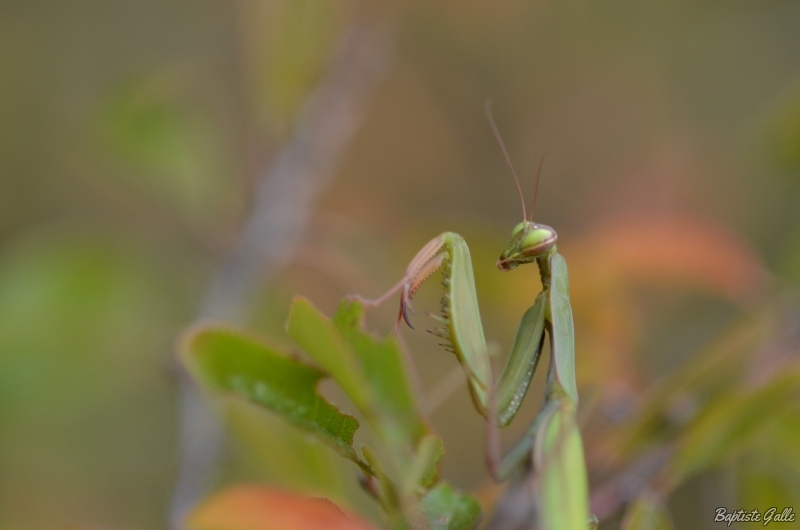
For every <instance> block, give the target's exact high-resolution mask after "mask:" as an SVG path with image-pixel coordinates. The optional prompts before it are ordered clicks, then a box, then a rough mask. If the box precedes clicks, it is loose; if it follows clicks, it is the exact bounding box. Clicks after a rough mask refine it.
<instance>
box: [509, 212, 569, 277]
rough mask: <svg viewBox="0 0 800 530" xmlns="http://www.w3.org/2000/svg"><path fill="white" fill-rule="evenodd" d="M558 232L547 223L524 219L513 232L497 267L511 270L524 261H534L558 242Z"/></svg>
mask: <svg viewBox="0 0 800 530" xmlns="http://www.w3.org/2000/svg"><path fill="white" fill-rule="evenodd" d="M557 239H558V234H556V231H555V230H553V229H552V228H550V227H549V226H547V225H541V224H538V223H534V222H533V221H527V220H526V221H522V222H521V223H519V224H518V225H517V226H515V227H514V230H513V231H512V232H511V240H510V241H509V242H508V245H506V249H505V250H504V251H503V253H502V254H500V259H499V260H497V268H498V269H500V270H501V271H510V270H511V269H514V268H516V267H517V266H519V265H522V264H524V263H533V262H535V261H536V258H538V257H539V256H543V255H545V254H547V253H548V252H549V251H550V250H551V249H552V248H553V247H554V246H555V244H556V240H557Z"/></svg>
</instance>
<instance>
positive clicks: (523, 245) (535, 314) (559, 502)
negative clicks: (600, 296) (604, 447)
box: [356, 102, 596, 530]
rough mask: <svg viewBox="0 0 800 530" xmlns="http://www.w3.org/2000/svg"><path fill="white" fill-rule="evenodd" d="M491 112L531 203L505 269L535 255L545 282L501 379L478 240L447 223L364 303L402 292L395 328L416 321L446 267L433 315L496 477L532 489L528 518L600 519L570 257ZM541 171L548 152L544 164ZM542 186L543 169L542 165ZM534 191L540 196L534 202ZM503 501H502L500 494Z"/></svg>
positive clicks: (576, 523)
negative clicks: (546, 354)
mask: <svg viewBox="0 0 800 530" xmlns="http://www.w3.org/2000/svg"><path fill="white" fill-rule="evenodd" d="M486 114H487V117H488V119H489V123H490V125H491V127H492V130H493V132H494V134H495V137H496V138H497V140H498V143H499V144H500V148H501V150H502V152H503V155H504V157H505V159H506V161H507V163H508V165H509V167H510V169H511V174H512V176H513V177H514V181H515V183H516V187H517V191H518V193H519V196H520V202H521V203H522V217H523V220H522V221H521V222H520V223H518V224H517V225H516V226H515V227H514V229H513V230H512V231H511V239H510V240H509V242H508V244H507V245H506V248H505V250H503V252H502V253H501V255H500V259H499V260H498V261H497V267H498V269H500V270H501V271H510V270H512V269H515V268H517V267H518V266H520V265H526V264H529V263H535V264H536V265H537V266H538V268H539V274H540V275H541V280H542V291H541V292H540V293H539V294H538V296H536V299H535V301H534V303H533V305H532V306H531V307H530V308H529V309H528V310H527V311H526V312H525V314H524V315H523V316H522V319H521V321H520V324H519V327H518V329H517V333H516V337H515V340H514V344H513V346H512V348H511V352H510V354H509V356H508V359H507V361H506V364H505V367H504V368H503V370H502V372H501V373H500V377H499V379H498V381H497V383H495V382H494V379H493V376H492V368H491V363H490V359H489V354H488V350H487V346H486V339H485V338H484V333H483V326H482V324H481V317H480V311H479V309H478V300H477V295H476V290H475V281H474V278H473V272H472V262H471V259H470V254H469V248H468V247H467V244H466V242H465V241H464V239H463V238H462V237H461V236H460V235H458V234H456V233H454V232H444V233H442V234H440V235H439V236H437V237H435V238H433V239H432V240H431V241H429V242H428V243H427V244H426V245H425V246H424V247H422V249H421V250H420V251H419V252H418V253H417V255H416V256H415V257H414V258H413V259H412V260H411V262H410V264H409V265H408V267H407V269H406V271H405V274H404V275H403V277H402V278H401V279H400V281H399V282H398V283H397V284H396V285H395V286H393V287H392V288H391V289H390V290H389V291H388V292H386V293H385V294H384V295H382V296H381V297H379V298H376V299H373V300H368V299H364V298H362V297H356V298H358V299H359V300H360V301H361V302H362V303H363V304H364V305H365V307H370V306H376V305H378V304H381V303H383V302H384V301H386V300H387V299H388V298H389V297H391V296H392V295H394V294H395V293H397V292H398V291H399V292H400V293H401V294H400V310H399V312H398V317H397V323H396V326H395V331H396V330H397V328H398V327H399V325H400V323H401V321H403V320H404V321H405V322H406V323H407V324H408V325H409V327H412V328H413V326H411V321H410V319H409V315H408V313H409V310H411V311H412V312H413V309H412V306H411V300H412V298H413V297H414V294H415V293H416V292H417V290H418V289H419V288H420V287H421V286H422V284H423V283H425V281H426V280H428V279H429V278H430V277H431V276H432V275H433V274H434V273H435V272H436V271H437V270H439V269H442V270H443V274H444V281H443V282H442V285H443V286H444V296H443V298H442V303H441V314H440V315H431V316H432V317H433V318H435V319H436V320H438V321H439V322H440V323H441V324H442V327H440V328H438V329H434V330H430V332H431V333H433V334H434V335H437V336H439V337H441V338H442V339H444V341H445V344H444V346H445V347H446V348H447V349H448V350H449V351H451V352H452V353H454V354H455V356H456V358H457V359H458V362H459V363H460V364H461V366H462V368H463V370H464V372H465V374H466V378H467V384H468V386H469V391H470V395H471V397H472V401H473V404H474V405H475V408H476V409H477V411H478V412H479V413H480V414H482V415H483V416H484V417H485V418H486V419H487V449H486V454H487V463H488V467H489V471H490V474H491V475H492V477H493V478H494V479H495V480H498V481H503V480H506V479H509V478H512V479H513V482H512V485H514V487H515V488H516V490H517V491H520V490H524V491H530V495H529V496H528V497H523V498H525V499H526V500H525V501H524V502H528V504H529V505H528V506H527V507H526V510H523V511H524V512H525V513H527V514H536V515H535V519H536V522H532V521H528V523H529V524H530V525H537V526H529V524H526V523H523V524H525V526H526V527H535V528H541V529H546V530H561V529H564V530H575V529H585V528H593V527H596V519H594V517H593V516H590V514H589V500H588V480H587V475H586V467H585V463H584V455H583V445H582V441H581V436H580V430H579V429H578V425H577V421H576V411H577V406H578V390H577V385H576V381H575V341H574V331H573V320H572V308H571V305H570V298H569V277H568V272H567V263H566V261H565V260H564V258H563V257H562V256H561V255H560V254H559V253H558V251H557V249H556V240H557V239H558V236H557V234H556V231H555V230H554V229H553V228H551V227H550V226H547V225H544V224H540V223H535V222H533V205H532V207H531V216H530V218H528V215H527V212H526V208H525V200H524V198H523V196H522V191H521V187H520V184H519V179H518V178H517V175H516V172H515V171H514V167H513V165H512V164H511V160H510V157H509V156H508V152H507V150H506V147H505V145H504V143H503V141H502V138H501V137H500V133H499V131H498V129H497V125H496V124H495V121H494V119H493V117H492V115H491V109H490V103H489V102H487V105H486ZM539 170H540V171H541V162H540V164H539ZM537 189H538V174H537ZM535 201H536V196H535V194H534V199H533V202H534V204H535ZM545 334H546V335H547V336H548V338H549V343H550V365H549V368H548V373H547V383H546V390H545V398H544V404H543V406H542V408H541V410H540V412H539V413H538V415H537V417H536V419H535V420H534V421H533V423H532V424H531V426H530V427H529V428H528V429H527V431H526V433H525V435H524V436H523V437H522V438H521V439H520V440H519V441H518V442H517V443H516V445H514V446H513V448H512V449H511V450H510V451H509V452H508V454H506V455H505V456H502V455H501V450H500V438H499V429H498V426H499V427H505V426H507V425H508V424H509V423H511V421H512V420H513V419H514V416H515V415H516V413H517V412H518V410H519V408H520V405H521V404H522V401H523V399H524V397H525V394H526V393H527V391H528V387H529V386H530V382H531V379H532V378H533V375H534V372H535V370H536V367H537V365H538V363H539V359H540V356H541V353H542V349H543V346H544V339H545ZM501 504H502V501H501Z"/></svg>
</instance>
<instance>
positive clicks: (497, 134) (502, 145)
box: [484, 99, 541, 219]
mask: <svg viewBox="0 0 800 530" xmlns="http://www.w3.org/2000/svg"><path fill="white" fill-rule="evenodd" d="M484 109H485V110H486V117H487V118H488V119H489V125H491V127H492V131H493V132H494V137H495V138H497V143H498V144H500V149H501V150H502V151H503V156H504V157H505V158H506V163H508V167H509V169H511V175H512V176H513V177H514V183H515V184H516V185H517V193H518V194H519V202H520V204H522V218H523V219H527V218H528V214H527V211H526V209H525V199H524V198H523V197H522V186H520V185H519V179H518V178H517V172H516V171H514V165H513V164H512V163H511V157H509V156H508V151H507V150H506V144H505V143H503V137H502V136H500V131H499V130H498V129H497V124H496V123H495V122H494V117H493V116H492V100H491V99H487V100H486V105H484ZM539 167H540V169H541V163H540V164H539ZM535 200H536V199H535V198H534V201H535Z"/></svg>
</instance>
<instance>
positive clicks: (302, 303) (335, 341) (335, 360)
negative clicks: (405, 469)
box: [287, 297, 429, 452]
mask: <svg viewBox="0 0 800 530" xmlns="http://www.w3.org/2000/svg"><path fill="white" fill-rule="evenodd" d="M363 314H364V308H363V307H362V306H361V304H360V303H358V302H354V301H347V300H345V301H343V302H342V303H341V305H340V306H339V309H338V311H337V312H336V315H335V316H334V318H333V320H331V319H329V318H327V317H326V316H325V315H323V314H322V313H321V312H320V311H319V310H318V309H317V308H316V307H314V305H313V304H312V303H311V302H310V301H308V300H307V299H305V298H302V297H298V298H296V299H295V301H294V303H293V304H292V308H291V310H290V312H289V320H288V325H287V331H288V333H289V335H290V336H291V337H292V338H293V339H294V340H295V341H296V342H297V343H298V344H299V345H300V346H301V347H302V348H303V349H304V350H305V351H307V352H308V354H309V355H311V357H313V358H314V360H315V361H317V363H319V364H320V366H322V368H323V369H324V370H326V371H327V372H328V373H330V374H331V376H332V377H333V378H334V379H336V381H337V382H338V383H339V385H341V387H342V389H343V390H344V391H345V392H346V393H347V395H348V396H349V397H350V399H351V400H352V401H353V403H354V404H355V405H356V407H358V409H359V410H360V411H361V412H362V413H363V414H364V416H365V417H366V418H367V420H368V421H369V422H370V424H371V425H372V426H373V427H374V428H375V429H376V431H377V432H378V433H379V434H380V435H381V437H382V438H383V440H384V442H386V443H387V444H388V445H389V446H390V447H392V448H394V449H396V450H399V451H406V452H407V449H408V448H412V449H413V448H415V447H416V446H417V444H418V443H419V441H420V440H421V439H422V437H423V436H424V435H425V434H426V433H427V432H429V429H428V427H427V425H426V424H425V422H424V421H423V420H422V416H421V414H420V412H419V409H418V407H417V403H416V401H415V400H414V393H413V391H412V388H411V384H410V381H409V379H408V376H407V374H406V369H405V365H404V363H403V354H402V351H401V350H400V346H399V344H398V343H397V340H396V339H395V338H394V337H388V338H385V339H376V338H375V337H373V336H372V335H370V334H368V333H366V332H365V331H364V330H363V329H362V321H363Z"/></svg>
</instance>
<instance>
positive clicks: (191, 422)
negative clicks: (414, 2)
mask: <svg viewBox="0 0 800 530" xmlns="http://www.w3.org/2000/svg"><path fill="white" fill-rule="evenodd" d="M389 55H390V53H389V42H388V32H387V28H386V27H384V26H383V25H382V24H376V23H373V24H364V23H363V22H360V23H357V24H355V25H354V26H353V27H352V28H351V29H350V30H349V31H348V32H347V34H346V35H345V37H344V39H343V42H342V46H341V48H340V53H339V54H338V56H337V58H336V60H335V62H334V64H333V67H332V68H331V70H330V72H329V74H328V76H327V77H326V78H325V79H324V80H323V82H322V83H321V84H320V86H319V87H318V88H317V89H316V91H315V92H314V93H313V94H312V96H311V97H310V99H309V100H308V101H307V103H306V105H305V106H304V108H303V110H302V112H301V113H300V116H299V118H298V120H297V123H296V126H295V130H294V135H293V137H292V138H291V140H290V141H289V143H288V144H287V145H286V146H285V147H284V148H283V149H282V150H281V151H280V152H279V153H278V155H277V157H276V158H275V159H274V162H273V163H272V164H271V165H270V166H269V167H267V168H266V169H265V171H264V172H263V174H262V175H261V178H260V179H259V180H258V183H257V187H256V191H255V198H254V202H253V209H252V213H251V215H250V218H249V220H248V221H247V223H246V225H245V226H244V229H243V231H242V234H241V237H240V239H239V241H238V244H237V245H236V246H235V248H234V249H233V251H232V253H231V254H230V256H228V258H227V259H226V260H224V261H223V262H222V263H221V265H220V267H219V269H218V271H217V273H216V275H215V276H214V278H213V279H212V281H211V284H210V286H209V288H208V291H207V293H206V295H205V297H204V298H203V301H202V304H201V306H200V310H199V312H198V319H199V320H200V319H209V318H213V319H223V320H227V321H233V322H246V320H247V316H248V314H249V313H250V309H251V307H252V304H253V302H254V298H255V295H256V294H257V293H258V292H259V288H260V287H261V286H263V285H264V284H265V282H268V281H269V280H270V279H271V278H272V277H274V275H275V274H276V273H277V272H278V270H280V268H281V267H283V266H285V265H286V264H287V263H288V262H289V261H290V260H291V259H292V256H293V254H294V253H295V251H296V250H297V248H298V245H299V243H300V241H301V239H302V235H303V233H304V231H305V229H306V227H307V226H308V223H309V218H310V216H311V211H312V207H313V204H314V202H315V200H316V199H317V198H318V197H319V196H320V194H321V193H322V192H323V190H325V189H326V187H327V185H328V184H329V183H330V181H331V180H332V179H333V177H334V176H335V174H336V169H337V167H338V162H339V160H340V158H341V156H342V154H343V153H344V151H345V149H346V148H347V146H348V145H349V143H350V141H351V139H352V138H353V135H354V134H355V132H356V131H357V130H358V128H359V126H360V125H361V123H362V122H363V121H364V117H365V116H366V113H367V111H368V109H369V107H370V104H371V102H372V100H373V99H374V98H373V96H374V94H375V92H376V89H377V86H378V85H379V83H380V81H381V80H382V79H383V77H384V74H385V72H386V70H387V66H388V62H389ZM180 413H181V416H180V439H179V443H180V458H181V465H180V471H179V477H178V481H177V484H176V487H175V491H174V494H173V498H172V503H171V506H170V528H171V529H173V530H180V529H181V528H183V519H184V517H185V515H186V514H187V513H188V511H189V510H190V509H191V508H192V506H194V505H195V504H196V503H197V502H198V501H199V500H200V499H201V498H202V497H203V496H204V495H205V494H206V493H207V491H208V488H209V486H210V483H211V481H212V478H213V477H214V475H215V474H216V471H217V468H218V464H219V459H220V455H221V452H222V447H223V442H224V431H223V428H222V426H221V425H220V422H219V420H218V419H217V418H216V417H215V416H214V414H213V412H212V411H211V410H209V407H208V406H207V404H206V403H205V402H204V401H203V399H202V396H201V395H200V392H199V391H198V389H197V388H196V387H195V385H194V384H193V383H192V381H191V379H190V377H189V376H188V374H185V373H182V377H181V404H180Z"/></svg>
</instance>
